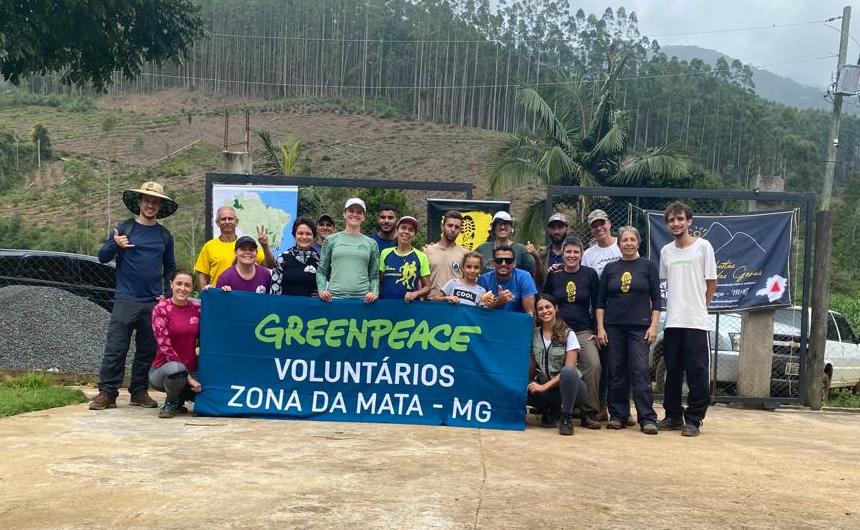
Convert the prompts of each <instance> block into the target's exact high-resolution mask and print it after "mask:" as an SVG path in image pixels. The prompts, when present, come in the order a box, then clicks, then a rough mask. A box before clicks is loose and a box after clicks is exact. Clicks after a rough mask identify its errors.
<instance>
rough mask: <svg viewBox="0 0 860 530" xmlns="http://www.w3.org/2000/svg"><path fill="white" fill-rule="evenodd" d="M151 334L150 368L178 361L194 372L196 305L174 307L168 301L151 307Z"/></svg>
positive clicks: (195, 364)
mask: <svg viewBox="0 0 860 530" xmlns="http://www.w3.org/2000/svg"><path fill="white" fill-rule="evenodd" d="M152 331H153V333H154V334H155V341H156V342H157V343H158V349H157V350H156V351H155V360H154V361H153V362H152V367H153V368H158V367H160V366H162V365H164V364H165V363H168V362H170V361H176V362H180V363H182V364H184V365H185V368H186V369H187V370H188V371H189V372H194V371H196V370H197V353H196V351H195V350H196V348H197V341H198V339H199V338H200V302H197V301H195V300H189V301H188V303H187V304H186V305H176V304H174V303H173V301H172V300H171V299H170V298H167V299H165V300H162V301H161V302H159V303H158V304H156V306H155V307H154V308H152Z"/></svg>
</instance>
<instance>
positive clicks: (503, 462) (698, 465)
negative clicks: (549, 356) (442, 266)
mask: <svg viewBox="0 0 860 530" xmlns="http://www.w3.org/2000/svg"><path fill="white" fill-rule="evenodd" d="M159 399H160V398H159ZM126 404H127V401H126V398H122V399H121V400H120V407H119V408H118V409H115V410H109V411H102V412H91V411H88V410H87V409H86V405H80V406H73V407H66V408H64V409H55V410H52V411H42V412H38V413H32V414H25V415H22V416H17V417H13V418H7V419H3V420H0V520H2V521H3V522H4V526H5V527H9V528H56V527H63V528H108V527H119V526H124V527H135V528H174V527H178V526H187V524H188V523H187V522H188V521H193V522H194V524H196V525H207V526H214V527H277V526H289V527H302V528H305V527H332V526H347V527H351V526H359V527H362V528H428V527H433V528H475V527H482V528H526V527H534V528H556V527H572V526H583V527H598V528H628V527H631V528H678V527H682V528H725V527H734V528H740V527H743V528H819V527H831V528H857V527H858V526H860V508H858V491H860V466H857V465H856V462H857V461H858V459H860V446H858V444H857V440H858V439H860V417H858V416H856V415H852V414H845V413H813V412H805V411H792V410H779V411H777V412H763V411H747V410H733V409H728V408H726V407H714V408H712V409H711V410H710V411H709V414H708V418H707V420H706V423H705V426H704V429H703V434H702V436H700V437H699V438H696V439H687V438H682V437H681V436H680V435H679V434H678V433H677V432H672V433H661V434H659V435H658V436H645V435H642V434H641V433H639V432H638V431H636V430H633V429H626V430H623V431H618V432H610V431H607V430H605V429H604V430H601V431H587V430H585V429H577V430H576V435H575V436H573V437H572V438H570V437H561V436H558V434H557V433H556V432H555V431H552V430H547V429H540V428H538V427H536V426H535V425H533V424H532V425H530V426H529V427H528V428H527V429H526V431H525V432H507V431H481V430H475V429H457V428H445V427H414V426H402V425H381V424H360V423H352V424H350V423H332V422H311V421H276V420H270V421H266V420H244V419H227V418H194V417H179V416H177V417H176V418H174V419H173V420H159V419H157V418H156V411H154V410H141V409H139V408H132V407H128V406H126Z"/></svg>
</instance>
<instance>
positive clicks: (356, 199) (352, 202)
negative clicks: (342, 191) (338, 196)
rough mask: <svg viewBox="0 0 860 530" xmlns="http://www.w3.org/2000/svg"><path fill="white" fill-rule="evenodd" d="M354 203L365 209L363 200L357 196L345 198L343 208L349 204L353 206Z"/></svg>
mask: <svg viewBox="0 0 860 530" xmlns="http://www.w3.org/2000/svg"><path fill="white" fill-rule="evenodd" d="M355 204H357V205H359V206H361V209H362V210H364V211H365V212H366V211H367V206H365V205H364V201H363V200H361V199H359V198H358V197H353V198H351V199H349V200H347V201H346V204H344V205H343V209H344V210H346V209H347V208H349V207H350V206H353V205H355Z"/></svg>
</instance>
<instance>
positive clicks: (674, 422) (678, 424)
mask: <svg viewBox="0 0 860 530" xmlns="http://www.w3.org/2000/svg"><path fill="white" fill-rule="evenodd" d="M657 428H658V429H660V430H661V431H677V430H680V429H683V428H684V419H683V418H682V419H675V418H670V417H669V416H666V417H665V418H663V419H662V420H660V421H658V422H657Z"/></svg>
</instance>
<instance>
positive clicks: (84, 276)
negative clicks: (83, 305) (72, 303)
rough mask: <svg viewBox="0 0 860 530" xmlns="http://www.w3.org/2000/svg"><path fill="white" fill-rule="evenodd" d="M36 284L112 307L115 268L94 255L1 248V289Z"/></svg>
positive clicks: (108, 308)
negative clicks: (100, 261) (9, 286)
mask: <svg viewBox="0 0 860 530" xmlns="http://www.w3.org/2000/svg"><path fill="white" fill-rule="evenodd" d="M7 285H38V286H44V287H55V288H57V289H63V290H65V291H68V292H70V293H73V294H76V295H78V296H83V297H85V298H87V299H89V300H90V301H92V302H94V303H96V304H98V305H100V306H101V307H103V308H105V309H106V310H107V311H110V310H111V309H112V308H113V294H114V290H115V289H116V268H115V267H114V265H113V264H112V263H99V260H98V259H97V258H95V257H93V256H85V255H82V254H70V253H67V252H52V251H45V250H20V249H0V287H5V286H7Z"/></svg>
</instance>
